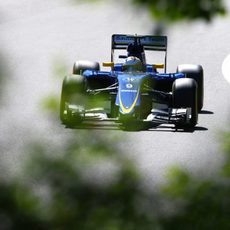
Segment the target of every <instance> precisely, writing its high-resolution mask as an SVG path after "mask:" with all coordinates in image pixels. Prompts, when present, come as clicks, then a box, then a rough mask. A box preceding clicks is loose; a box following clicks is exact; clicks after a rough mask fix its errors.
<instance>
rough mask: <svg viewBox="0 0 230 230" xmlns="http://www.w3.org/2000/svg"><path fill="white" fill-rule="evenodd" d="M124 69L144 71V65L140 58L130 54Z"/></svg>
mask: <svg viewBox="0 0 230 230" xmlns="http://www.w3.org/2000/svg"><path fill="white" fill-rule="evenodd" d="M123 70H124V71H142V70H143V65H142V62H141V60H140V59H139V58H137V57H134V56H130V57H128V58H127V59H126V60H125V63H124V64H123Z"/></svg>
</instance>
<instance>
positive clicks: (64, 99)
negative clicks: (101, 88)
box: [60, 74, 85, 126]
mask: <svg viewBox="0 0 230 230" xmlns="http://www.w3.org/2000/svg"><path fill="white" fill-rule="evenodd" d="M84 93H85V79H84V77H83V76H81V75H73V74H72V75H68V76H66V77H65V78H64V80H63V83H62V91H61V100H60V120H61V121H62V123H63V124H65V125H67V126H73V125H77V124H79V123H81V119H76V118H74V117H72V115H71V114H70V111H69V110H68V105H69V104H76V103H77V101H80V100H81V97H84ZM79 118H80V116H79Z"/></svg>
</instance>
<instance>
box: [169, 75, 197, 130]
mask: <svg viewBox="0 0 230 230" xmlns="http://www.w3.org/2000/svg"><path fill="white" fill-rule="evenodd" d="M172 102H173V108H191V119H190V122H189V123H188V124H186V125H184V124H183V125H182V126H184V128H194V127H195V125H196V124H197V121H198V101H197V83H196V81H195V80H194V79H191V78H180V79H176V80H175V81H174V83H173V86H172ZM176 126H177V125H176ZM180 126H181V125H180V124H179V125H178V127H180Z"/></svg>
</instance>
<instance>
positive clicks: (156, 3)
mask: <svg viewBox="0 0 230 230" xmlns="http://www.w3.org/2000/svg"><path fill="white" fill-rule="evenodd" d="M75 1H76V2H81V0H75ZM88 1H90V2H92V3H95V2H96V0H88ZM98 1H99V0H98ZM126 1H127V2H129V3H130V6H133V7H136V8H138V9H143V10H145V11H147V12H149V13H150V15H151V16H152V18H153V20H157V22H158V23H159V22H164V23H173V22H178V21H183V20H186V21H194V20H203V21H206V22H210V21H212V19H213V18H214V17H215V16H217V15H224V14H225V13H226V9H225V4H224V1H223V0H126Z"/></svg>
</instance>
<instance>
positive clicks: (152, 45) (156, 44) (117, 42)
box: [111, 34, 167, 71]
mask: <svg viewBox="0 0 230 230" xmlns="http://www.w3.org/2000/svg"><path fill="white" fill-rule="evenodd" d="M135 41H136V42H138V43H140V44H141V45H143V47H144V50H153V51H164V52H165V71H166V62H167V36H152V35H141V36H139V35H126V34H113V35H112V42H111V45H112V47H111V61H112V62H113V57H114V50H117V49H127V47H128V45H129V44H130V43H134V42H135Z"/></svg>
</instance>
